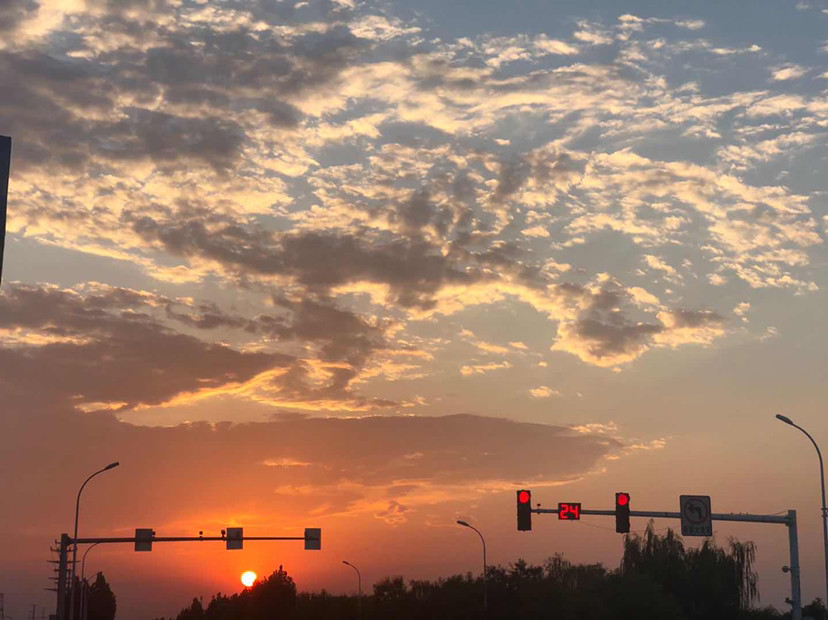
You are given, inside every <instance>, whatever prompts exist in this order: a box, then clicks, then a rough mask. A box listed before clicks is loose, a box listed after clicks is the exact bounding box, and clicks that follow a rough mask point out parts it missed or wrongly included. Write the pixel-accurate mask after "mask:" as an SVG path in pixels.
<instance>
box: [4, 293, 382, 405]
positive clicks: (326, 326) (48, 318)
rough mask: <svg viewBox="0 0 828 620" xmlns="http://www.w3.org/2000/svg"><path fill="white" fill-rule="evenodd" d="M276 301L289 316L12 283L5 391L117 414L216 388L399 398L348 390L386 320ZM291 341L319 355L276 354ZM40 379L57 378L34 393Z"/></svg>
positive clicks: (302, 398) (320, 400) (270, 399)
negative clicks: (251, 339) (222, 338)
mask: <svg viewBox="0 0 828 620" xmlns="http://www.w3.org/2000/svg"><path fill="white" fill-rule="evenodd" d="M275 303H276V306H277V307H280V308H282V309H283V310H284V311H285V314H284V315H258V316H256V317H254V318H244V317H241V316H238V315H232V314H227V313H224V312H222V311H221V310H220V309H219V308H218V307H217V306H215V305H214V304H198V305H190V304H188V303H186V302H185V301H182V300H172V299H169V298H165V297H161V296H158V295H154V294H150V293H145V292H140V291H133V290H129V289H118V288H112V287H104V286H94V287H90V288H89V290H87V291H82V292H78V291H74V290H63V289H58V288H56V287H40V286H27V285H19V284H18V285H12V286H11V287H9V288H8V289H7V290H6V291H5V292H3V293H2V295H0V308H1V309H2V313H0V314H1V315H2V318H0V343H3V344H5V346H4V347H3V348H0V366H2V367H3V369H4V373H5V376H6V377H9V378H12V379H13V380H10V382H8V383H5V384H4V387H3V392H4V396H5V398H7V399H10V400H11V401H14V402H16V401H18V400H25V399H26V398H30V399H31V400H33V401H36V402H41V401H42V402H43V403H51V404H53V405H55V406H56V405H59V404H60V405H64V406H67V407H78V408H80V409H83V410H94V409H116V410H120V411H125V410H130V409H136V408H148V407H155V406H162V405H163V406H168V405H171V404H180V403H186V402H190V401H194V400H197V399H207V398H215V397H218V396H221V395H229V396H234V397H236V398H242V399H246V400H249V401H251V402H259V403H263V404H270V405H277V406H282V407H294V408H298V409H311V410H316V411H324V410H326V409H331V410H341V409H346V410H362V411H365V410H369V409H372V408H378V407H387V406H391V405H394V404H396V403H395V402H394V401H391V400H387V399H377V398H369V397H364V396H361V395H360V394H358V393H356V392H355V391H354V390H353V389H352V387H351V383H352V381H353V380H354V379H355V378H356V377H357V376H358V374H359V372H360V370H361V369H362V368H363V367H364V365H365V364H366V363H367V362H368V360H369V359H370V358H371V357H372V356H373V355H374V354H375V352H376V351H378V350H381V349H383V348H384V347H385V346H386V342H385V339H384V336H383V328H382V327H380V326H376V325H371V324H369V323H367V322H365V321H364V320H363V319H361V318H359V317H358V316H356V315H354V314H353V313H351V312H348V311H344V310H341V309H338V308H336V307H334V306H332V305H330V304H328V303H324V302H319V301H312V300H308V299H305V300H301V301H292V300H288V299H285V298H277V299H276V300H275ZM165 319H172V320H173V321H175V322H178V323H182V324H184V325H186V326H188V327H190V328H194V329H196V330H198V331H199V332H201V334H203V333H204V332H209V331H213V330H221V331H222V333H223V334H224V335H228V334H232V333H233V332H235V333H237V334H239V335H241V336H244V335H245V334H247V335H248V336H249V335H250V334H257V335H260V336H264V337H265V338H266V339H265V341H264V343H265V346H267V343H268V342H271V341H272V342H273V345H271V346H270V347H268V348H270V350H269V351H262V350H260V351H251V352H246V351H243V350H242V351H240V350H238V349H234V348H232V347H230V346H227V345H225V344H219V343H213V342H210V341H207V340H203V339H201V338H199V337H197V336H193V335H188V334H184V333H181V332H178V331H176V330H174V329H173V327H172V325H171V324H169V323H168V322H167V321H165ZM227 330H231V331H230V332H228V331H227ZM201 334H199V335H201ZM236 339H238V337H237V338H236ZM293 341H296V342H298V343H299V344H301V345H303V346H314V345H316V346H318V350H317V351H316V355H317V356H312V357H308V358H300V357H297V356H296V355H292V354H286V353H282V352H280V351H279V350H280V349H284V348H285V347H286V346H288V345H290V343H291V342H293ZM300 351H303V352H305V353H307V351H306V350H303V349H300ZM44 376H54V377H55V379H54V380H53V381H50V382H49V384H48V386H47V387H43V386H41V387H38V388H36V386H38V385H41V384H42V378H43V377H44ZM28 394H30V395H28ZM27 395H28V396H27Z"/></svg>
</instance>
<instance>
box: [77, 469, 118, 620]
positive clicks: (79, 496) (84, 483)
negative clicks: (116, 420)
mask: <svg viewBox="0 0 828 620" xmlns="http://www.w3.org/2000/svg"><path fill="white" fill-rule="evenodd" d="M118 465H120V463H119V462H118V461H115V462H114V463H110V464H109V465H107V466H106V467H104V468H103V469H99V470H98V471H96V472H95V473H94V474H92V475H91V476H89V477H88V478H87V479H86V480H84V481H83V484H82V485H81V488H80V490H79V491H78V498H77V500H76V501H75V533H74V535H73V536H72V542H73V544H72V578H71V581H70V582H69V583H70V584H71V585H70V590H69V618H70V619H71V620H74V619H75V574H76V570H75V569H76V563H77V560H78V543H77V540H78V513H79V512H80V498H81V493H83V487H85V486H86V483H87V482H89V481H90V480H92V478H94V477H95V476H97V475H98V474H102V473H103V472H105V471H109V470H110V469H114V468H115V467H118Z"/></svg>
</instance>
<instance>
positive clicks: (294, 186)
mask: <svg viewBox="0 0 828 620" xmlns="http://www.w3.org/2000/svg"><path fill="white" fill-rule="evenodd" d="M0 86H2V96H0V134H2V135H8V136H11V137H12V139H13V153H12V165H11V180H10V187H9V206H8V222H7V233H6V247H5V260H4V267H3V274H2V286H0V398H2V410H1V411H2V413H0V498H2V506H3V508H2V510H0V532H2V534H0V545H2V548H3V553H2V554H0V592H3V593H4V594H5V603H6V609H5V611H6V613H7V614H10V615H12V616H14V617H16V618H22V617H25V616H24V615H25V614H27V613H29V610H30V609H31V605H32V604H35V605H37V606H38V607H46V608H47V609H48V610H53V609H54V596H53V594H52V593H50V592H47V591H44V588H47V587H50V586H51V582H50V581H49V578H50V576H51V570H52V566H53V565H51V564H48V563H47V562H48V561H49V560H52V559H55V558H54V554H53V553H51V552H50V546H53V544H54V540H55V539H57V538H59V536H60V534H61V533H62V532H68V533H71V531H72V527H73V522H74V521H73V520H74V502H75V497H76V494H77V490H78V488H79V487H80V485H81V483H82V482H83V480H84V479H85V478H86V477H87V476H88V475H89V474H91V473H92V472H94V471H96V470H97V469H100V468H101V467H103V466H104V465H106V464H107V463H109V462H112V461H119V462H120V463H121V465H120V467H118V468H116V469H114V470H111V471H108V472H106V473H104V474H101V475H100V476H98V477H96V478H95V479H94V480H93V481H92V482H90V483H89V485H87V487H86V489H85V491H84V494H83V498H82V502H81V511H80V527H79V533H80V535H82V536H90V537H91V536H131V535H133V532H134V530H135V528H147V527H150V528H153V529H154V530H155V531H156V532H157V534H158V535H159V536H194V535H197V533H198V532H199V531H203V532H204V534H205V535H217V534H218V533H219V532H220V530H221V529H224V528H226V527H244V531H245V533H246V534H248V535H259V536H268V535H270V536H301V533H302V531H303V530H304V528H305V527H319V528H322V551H304V550H303V548H302V545H301V543H292V542H280V543H275V542H268V543H265V542H259V543H254V542H252V541H251V542H248V543H247V544H245V546H244V549H243V550H242V551H226V550H224V548H223V546H222V545H221V544H220V543H206V542H205V543H166V544H162V543H159V544H156V545H155V546H154V548H153V551H152V552H151V553H135V552H134V551H133V550H132V548H131V546H129V545H122V546H116V545H109V546H106V545H101V546H99V547H96V548H95V549H94V550H93V551H92V552H91V553H90V554H89V556H88V559H87V563H86V572H87V573H94V572H97V571H99V570H102V571H104V573H105V575H106V577H107V579H108V580H109V582H110V584H111V585H112V587H113V590H114V591H115V594H116V596H117V600H118V610H119V611H118V618H119V619H120V620H139V619H149V618H153V617H155V616H160V615H167V616H169V615H174V614H175V613H177V611H178V610H180V609H181V608H182V607H184V606H185V605H187V604H188V603H189V602H190V601H191V600H192V598H193V597H194V596H202V597H204V600H205V601H207V600H209V597H210V596H211V595H212V594H214V593H216V592H223V593H230V592H236V591H238V590H239V589H240V588H241V584H240V583H239V575H240V574H241V572H243V571H244V570H248V569H250V570H254V571H256V572H258V573H259V574H260V575H261V574H269V573H270V572H271V571H272V570H274V569H276V568H277V567H278V566H279V565H284V567H285V569H286V570H287V571H288V573H289V574H290V575H291V576H293V577H294V579H295V580H296V582H297V585H298V587H299V588H300V589H301V590H306V591H307V590H317V591H318V590H320V589H322V588H325V589H327V590H328V591H331V592H354V591H355V590H356V583H355V579H354V575H353V571H352V570H351V569H349V568H348V567H347V566H343V565H342V560H348V561H350V562H351V563H353V564H354V565H356V566H358V567H359V568H360V570H361V572H362V575H363V581H364V584H365V587H366V590H368V589H369V588H370V584H372V583H374V582H376V581H378V580H379V579H381V578H383V577H385V576H388V575H403V576H404V577H405V578H406V579H414V578H416V579H425V578H429V579H431V578H436V577H439V576H448V575H450V574H455V573H465V572H467V571H472V572H475V573H476V572H477V571H479V570H480V563H481V557H480V551H481V550H480V544H479V539H478V538H477V537H476V535H475V534H474V532H471V531H469V530H467V529H466V528H463V527H460V526H458V525H456V524H455V521H456V520H458V519H463V520H466V521H468V522H469V523H471V524H472V525H474V526H475V527H477V528H478V529H479V530H480V531H481V532H482V533H483V535H484V536H485V537H486V541H487V547H488V549H487V550H488V559H489V561H490V563H492V564H501V565H507V564H509V563H510V562H514V561H516V560H517V559H518V558H525V559H526V560H527V561H530V562H536V563H539V562H542V561H543V560H544V559H545V558H546V557H549V556H550V555H552V554H553V553H564V554H565V556H566V557H567V558H568V559H569V560H571V561H573V562H576V563H591V562H602V563H604V564H605V565H606V566H608V567H610V568H615V567H617V566H618V563H619V561H620V556H621V536H620V535H619V534H616V533H615V531H614V523H612V519H611V518H607V517H584V518H583V519H582V520H581V521H579V522H559V521H558V520H557V519H556V518H555V516H554V515H543V516H540V515H536V516H535V518H534V525H533V530H532V531H531V532H517V531H516V524H515V490H517V489H520V488H528V489H531V490H532V492H533V501H534V502H536V503H541V504H542V506H543V507H555V506H556V504H557V502H563V501H571V502H576V501H579V502H581V503H582V505H583V507H584V508H593V509H610V508H611V507H612V505H613V500H614V494H615V492H616V491H627V492H629V493H630V494H631V498H632V500H631V507H632V509H633V510H653V511H677V510H678V502H679V499H678V498H679V495H682V494H701V495H710V496H711V504H712V509H713V511H714V512H745V513H754V514H780V513H784V512H785V511H787V510H789V509H795V510H797V512H798V516H799V525H800V531H799V535H800V543H801V544H800V552H801V562H802V589H803V599H804V600H805V601H810V600H812V599H813V598H814V597H816V596H821V597H823V598H824V597H825V575H824V572H823V566H824V565H823V556H822V536H821V527H820V525H821V524H820V512H819V475H818V474H819V472H818V469H817V467H818V461H817V459H816V456H815V454H814V450H813V449H812V446H811V445H810V443H809V442H808V440H807V438H806V437H804V436H803V435H802V434H801V433H799V432H798V431H797V430H796V429H793V428H791V427H789V426H786V425H784V424H782V423H781V422H779V421H778V420H776V419H775V418H774V415H775V414H777V413H783V414H785V415H788V416H789V417H791V418H792V419H794V420H795V421H796V422H797V423H799V424H800V425H802V426H803V427H804V428H806V429H808V430H809V432H810V433H811V434H812V435H813V436H814V438H815V439H816V440H817V441H818V442H820V441H822V442H825V441H826V440H828V420H827V419H826V416H825V406H826V403H827V402H828V398H827V397H828V389H826V385H828V384H827V383H826V381H825V369H826V366H828V364H826V362H828V355H827V354H826V350H828V335H826V331H825V329H824V319H825V311H824V308H825V307H826V305H828V298H827V297H826V293H825V290H826V287H828V270H826V259H828V253H827V252H826V249H825V245H826V243H825V242H826V234H828V208H826V205H827V204H828V182H826V180H825V178H826V177H825V174H824V170H825V169H826V167H827V166H828V0H804V1H802V0H801V1H799V2H789V1H786V0H754V1H751V2H729V3H713V2H708V3H697V2H679V1H672V2H649V1H644V0H639V1H633V0H613V1H611V2H609V1H607V2H597V1H592V2H584V1H580V2H572V1H568V0H567V1H557V2H544V1H541V0H510V1H509V2H502V1H495V0H476V1H474V2H472V1H471V0H457V1H453V2H445V1H440V2H437V1H435V0H406V2H404V3H403V2H396V3H395V2H390V1H378V0H309V1H299V2H295V1H294V0H282V1H280V0H244V1H243V0H215V1H209V2H208V1H206V0H62V1H57V0H41V1H40V2H38V1H37V0H6V1H5V2H3V3H2V4H0ZM825 445H826V447H828V443H826V444H825ZM645 526H646V520H645V519H637V518H633V519H632V527H633V530H634V531H642V530H643V529H644V527H645ZM678 526H679V523H678V522H677V521H671V520H656V522H655V527H656V529H657V530H658V531H660V532H663V531H665V530H666V528H668V527H673V528H676V529H677V528H678ZM714 534H715V536H716V540H717V542H719V543H720V544H726V543H727V540H728V538H729V537H731V536H733V537H736V538H737V539H739V540H742V541H744V540H752V541H754V542H755V543H756V544H757V547H758V557H757V566H758V569H759V588H760V593H761V596H762V599H761V601H762V603H763V604H773V605H775V606H776V607H778V608H780V609H785V608H786V607H785V603H784V598H785V597H786V596H789V589H788V588H789V582H788V576H787V575H785V574H784V573H783V572H782V571H781V570H780V569H781V567H782V566H783V565H784V564H787V563H788V549H787V534H786V532H785V530H784V528H783V527H782V526H779V525H771V524H738V523H735V524H734V523H725V522H714ZM686 542H687V544H690V545H695V544H698V543H699V542H700V539H690V538H688V539H687V540H686Z"/></svg>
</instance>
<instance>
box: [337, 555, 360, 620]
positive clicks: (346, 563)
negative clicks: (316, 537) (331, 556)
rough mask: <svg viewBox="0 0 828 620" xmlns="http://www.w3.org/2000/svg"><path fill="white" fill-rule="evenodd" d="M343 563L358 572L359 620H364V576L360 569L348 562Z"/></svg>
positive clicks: (343, 561)
mask: <svg viewBox="0 0 828 620" xmlns="http://www.w3.org/2000/svg"><path fill="white" fill-rule="evenodd" d="M342 563H343V564H345V565H347V566H350V567H351V568H353V569H354V570H355V571H356V574H357V582H358V583H359V598H358V599H357V618H359V620H362V575H360V574H359V569H358V568H357V567H356V566H354V565H353V564H351V563H350V562H348V561H347V560H342Z"/></svg>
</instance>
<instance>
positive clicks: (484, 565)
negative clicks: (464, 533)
mask: <svg viewBox="0 0 828 620" xmlns="http://www.w3.org/2000/svg"><path fill="white" fill-rule="evenodd" d="M457 525H462V526H463V527H467V528H470V529H472V530H474V531H475V532H477V535H478V536H480V541H481V542H482V543H483V617H484V618H485V617H486V612H487V607H488V596H487V592H486V590H487V585H486V581H487V579H486V539H485V538H483V534H481V533H480V530H478V529H477V528H476V527H474V526H473V525H469V524H468V523H466V522H465V521H458V522H457Z"/></svg>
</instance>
